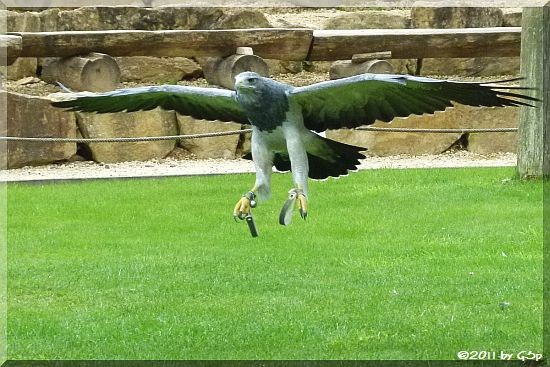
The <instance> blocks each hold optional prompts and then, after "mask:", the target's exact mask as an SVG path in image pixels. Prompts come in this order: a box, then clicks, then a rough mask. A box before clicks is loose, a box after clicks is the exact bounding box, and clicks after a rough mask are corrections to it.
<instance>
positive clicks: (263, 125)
mask: <svg viewBox="0 0 550 367" xmlns="http://www.w3.org/2000/svg"><path fill="white" fill-rule="evenodd" d="M291 89H292V87H291V86H290V85H287V84H284V83H280V82H277V81H275V80H273V79H270V78H265V77H262V76H261V75H259V74H257V73H254V72H252V71H245V72H244V73H240V74H238V75H237V76H236V77H235V91H236V99H237V102H239V104H240V105H241V106H242V107H243V108H244V110H245V111H246V113H247V115H248V119H249V120H250V123H251V124H252V125H255V126H257V127H259V128H260V130H273V129H275V128H277V127H278V126H281V125H282V123H283V121H284V119H285V118H286V112H287V111H288V96H287V92H288V91H290V90H291Z"/></svg>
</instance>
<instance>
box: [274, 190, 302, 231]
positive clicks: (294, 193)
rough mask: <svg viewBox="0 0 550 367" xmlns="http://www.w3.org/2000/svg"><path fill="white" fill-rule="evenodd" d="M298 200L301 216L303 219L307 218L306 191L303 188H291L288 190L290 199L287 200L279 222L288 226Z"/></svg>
mask: <svg viewBox="0 0 550 367" xmlns="http://www.w3.org/2000/svg"><path fill="white" fill-rule="evenodd" d="M296 202H298V207H299V208H300V216H301V217H302V219H306V218H307V198H306V195H305V194H304V191H303V190H301V189H296V188H294V189H290V191H289V192H288V199H287V200H286V201H285V204H284V205H283V208H282V209H281V213H280V214H279V224H282V225H283V226H287V225H289V224H290V221H291V220H292V213H293V211H294V207H295V203H296Z"/></svg>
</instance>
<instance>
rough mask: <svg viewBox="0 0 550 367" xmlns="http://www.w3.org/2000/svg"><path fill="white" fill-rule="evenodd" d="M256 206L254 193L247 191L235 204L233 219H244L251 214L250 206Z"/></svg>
mask: <svg viewBox="0 0 550 367" xmlns="http://www.w3.org/2000/svg"><path fill="white" fill-rule="evenodd" d="M255 207H256V194H255V193H254V192H253V191H249V192H247V193H246V194H244V195H243V197H242V198H241V199H240V200H239V201H238V202H237V204H236V205H235V209H233V218H234V219H235V220H237V219H240V220H244V219H246V217H247V216H248V215H250V214H251V212H252V208H255Z"/></svg>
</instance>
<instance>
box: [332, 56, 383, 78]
mask: <svg viewBox="0 0 550 367" xmlns="http://www.w3.org/2000/svg"><path fill="white" fill-rule="evenodd" d="M364 73H375V74H391V73H393V65H392V64H390V63H389V62H387V61H386V60H368V61H365V62H362V63H357V62H353V60H340V61H335V62H334V63H333V64H332V65H331V66H330V72H329V75H330V79H340V78H346V77H348V76H353V75H359V74H364Z"/></svg>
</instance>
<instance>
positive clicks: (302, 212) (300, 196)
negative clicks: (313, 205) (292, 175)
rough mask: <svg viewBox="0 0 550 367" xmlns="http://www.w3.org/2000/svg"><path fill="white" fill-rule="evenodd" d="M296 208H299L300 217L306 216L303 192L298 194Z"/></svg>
mask: <svg viewBox="0 0 550 367" xmlns="http://www.w3.org/2000/svg"><path fill="white" fill-rule="evenodd" d="M297 201H298V208H300V216H301V217H302V219H306V218H307V198H306V196H305V195H304V194H303V193H299V194H298V200H297Z"/></svg>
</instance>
